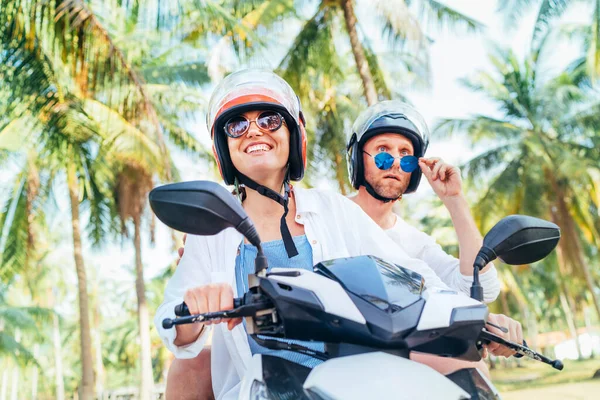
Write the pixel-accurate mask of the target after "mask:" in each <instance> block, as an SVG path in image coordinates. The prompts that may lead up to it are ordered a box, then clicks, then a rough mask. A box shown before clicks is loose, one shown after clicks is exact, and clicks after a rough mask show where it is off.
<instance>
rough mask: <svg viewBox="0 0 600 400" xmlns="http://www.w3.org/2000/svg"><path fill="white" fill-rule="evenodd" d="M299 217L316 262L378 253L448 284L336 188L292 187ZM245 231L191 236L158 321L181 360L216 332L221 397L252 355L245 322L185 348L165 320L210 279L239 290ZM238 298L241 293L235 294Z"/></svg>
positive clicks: (233, 389)
mask: <svg viewBox="0 0 600 400" xmlns="http://www.w3.org/2000/svg"><path fill="white" fill-rule="evenodd" d="M294 196H295V199H296V216H295V217H296V221H297V222H298V223H300V224H303V225H304V231H305V234H306V237H307V238H308V240H309V241H310V243H311V246H312V250H313V263H314V264H317V263H319V262H321V261H323V260H329V259H335V258H342V257H353V256H360V255H374V256H377V257H380V258H382V259H385V260H387V261H391V262H394V263H396V264H399V265H401V266H403V267H405V268H409V269H411V270H413V271H415V272H418V273H419V274H421V275H422V276H423V278H424V279H425V285H426V286H427V287H434V286H435V287H440V288H445V289H447V288H448V287H447V286H446V285H445V284H444V283H443V282H442V281H441V280H440V278H439V277H438V276H437V275H436V274H435V272H434V271H433V270H432V269H431V268H429V267H428V266H427V265H426V264H425V263H424V262H423V261H422V260H419V259H416V258H411V257H410V256H409V255H408V254H407V253H406V252H405V251H404V250H403V249H402V248H400V247H398V246H397V245H396V244H395V243H394V241H393V240H392V239H390V238H389V237H388V236H387V235H386V234H385V232H384V231H383V230H382V229H381V228H380V227H379V226H378V225H377V224H376V223H375V222H374V221H373V220H372V219H371V218H370V217H369V216H368V215H367V214H365V213H364V211H363V210H362V209H361V208H360V207H359V206H358V205H357V204H355V203H354V202H352V201H351V200H349V199H347V198H346V197H344V196H342V195H340V194H338V193H333V192H324V191H319V190H315V189H301V188H294ZM242 240H243V238H242V235H241V234H240V233H238V232H237V231H235V230H234V229H226V230H224V231H222V232H221V233H219V234H217V235H214V236H192V235H190V236H188V238H187V241H186V245H185V252H184V254H183V257H182V258H181V261H180V262H179V265H178V267H177V270H176V271H175V273H174V275H173V276H172V277H171V279H170V280H169V282H168V284H167V287H166V289H165V299H164V302H163V303H162V304H161V305H160V307H159V308H158V310H157V312H156V316H155V319H154V322H155V325H156V328H157V330H158V333H159V335H160V337H161V339H162V340H163V342H164V343H165V345H166V346H167V347H168V348H169V350H171V351H172V352H173V354H174V355H175V357H177V358H193V357H196V356H197V355H198V354H199V353H200V351H201V350H202V348H203V347H204V344H205V342H206V339H207V337H208V336H209V332H210V331H211V330H213V336H212V350H211V371H212V383H213V391H214V394H215V396H216V398H217V399H234V398H236V397H237V394H238V392H239V387H240V381H241V379H242V377H243V376H244V373H245V371H246V368H247V366H248V363H249V361H250V359H251V357H252V354H251V352H250V346H249V345H248V337H247V335H246V332H245V330H244V327H243V325H242V324H240V325H238V326H236V327H235V328H234V329H233V330H232V331H229V330H228V329H227V324H219V325H211V326H206V327H205V328H204V331H203V333H202V334H201V335H200V336H199V337H198V339H197V340H196V341H195V342H194V343H191V344H189V345H186V346H176V345H174V344H173V341H174V340H175V336H176V330H175V328H173V329H163V328H162V320H163V319H164V318H174V317H175V314H174V307H175V305H177V304H180V303H181V302H182V301H183V295H184V294H185V291H186V290H187V289H188V288H191V287H196V286H201V285H206V284H209V283H221V282H226V283H229V284H230V285H231V286H232V287H233V290H234V292H235V290H236V289H235V288H236V284H235V258H236V255H237V250H238V247H239V245H240V243H242ZM236 296H239V294H237V295H236Z"/></svg>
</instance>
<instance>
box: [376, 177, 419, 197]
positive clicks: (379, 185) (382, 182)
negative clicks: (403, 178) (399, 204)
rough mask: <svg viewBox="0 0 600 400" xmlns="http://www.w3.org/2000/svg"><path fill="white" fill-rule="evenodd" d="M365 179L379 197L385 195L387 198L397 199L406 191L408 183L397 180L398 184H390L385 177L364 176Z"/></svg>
mask: <svg viewBox="0 0 600 400" xmlns="http://www.w3.org/2000/svg"><path fill="white" fill-rule="evenodd" d="M365 181H366V182H367V183H369V184H370V185H371V187H372V188H373V190H374V191H375V193H377V194H378V195H379V196H381V197H385V198H387V199H398V198H400V197H401V196H402V194H403V193H404V192H405V191H406V188H407V187H408V183H409V182H406V183H402V182H399V184H400V185H390V182H389V181H387V182H386V179H384V178H382V179H379V180H376V179H371V178H370V177H368V176H365Z"/></svg>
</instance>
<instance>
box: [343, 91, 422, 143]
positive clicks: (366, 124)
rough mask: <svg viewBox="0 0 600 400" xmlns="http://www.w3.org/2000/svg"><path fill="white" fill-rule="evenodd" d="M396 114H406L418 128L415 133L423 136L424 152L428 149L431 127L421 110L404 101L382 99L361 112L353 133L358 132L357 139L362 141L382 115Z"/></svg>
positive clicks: (353, 127)
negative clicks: (420, 112) (428, 125)
mask: <svg viewBox="0 0 600 400" xmlns="http://www.w3.org/2000/svg"><path fill="white" fill-rule="evenodd" d="M394 114H401V115H404V116H405V117H406V119H407V120H408V121H410V122H411V123H412V124H413V125H414V126H415V127H416V128H417V130H418V132H415V133H416V134H418V135H419V136H421V139H422V141H423V152H424V149H426V148H427V146H428V144H429V136H430V133H429V128H427V124H426V123H425V120H424V119H423V117H422V116H421V114H419V112H418V111H417V110H415V109H414V108H413V107H411V106H409V105H408V104H406V103H404V102H402V101H398V100H388V101H382V102H380V103H378V104H375V105H374V106H372V107H369V108H368V109H366V110H365V111H364V112H363V113H362V114H360V115H359V116H358V118H357V119H356V121H355V122H354V125H353V126H352V133H356V135H357V138H356V139H357V141H359V142H360V140H361V139H362V137H363V136H364V134H365V133H366V132H367V131H368V130H369V129H371V127H372V125H373V123H374V122H375V121H377V120H378V119H379V118H381V117H384V116H387V115H394ZM400 123H401V122H400V121H399V124H400Z"/></svg>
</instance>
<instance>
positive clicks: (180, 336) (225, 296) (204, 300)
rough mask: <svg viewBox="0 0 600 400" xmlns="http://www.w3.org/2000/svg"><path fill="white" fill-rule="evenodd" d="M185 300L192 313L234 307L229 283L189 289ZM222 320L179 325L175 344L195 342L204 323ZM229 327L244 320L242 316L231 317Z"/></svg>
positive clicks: (209, 323)
mask: <svg viewBox="0 0 600 400" xmlns="http://www.w3.org/2000/svg"><path fill="white" fill-rule="evenodd" d="M183 301H184V302H185V303H186V304H187V306H188V309H189V310H190V314H191V315H194V314H205V313H209V312H216V311H224V310H231V309H232V308H233V289H232V288H231V285H229V284H227V283H211V284H208V285H204V286H199V287H195V288H191V289H188V290H187V291H186V292H185V295H184V296H183ZM221 322H225V321H222V320H220V319H219V320H209V321H206V322H199V323H196V324H189V325H177V337H176V338H175V344H176V345H177V346H183V345H187V344H190V343H192V342H194V341H195V340H196V339H197V338H198V336H199V335H200V333H201V332H202V329H204V325H213V324H218V323H221ZM226 322H227V328H229V330H232V329H233V328H235V326H236V325H238V324H240V323H241V322H242V319H241V318H234V319H229V320H227V321H226Z"/></svg>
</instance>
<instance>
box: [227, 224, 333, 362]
mask: <svg viewBox="0 0 600 400" xmlns="http://www.w3.org/2000/svg"><path fill="white" fill-rule="evenodd" d="M293 239H294V244H295V245H296V248H297V249H298V255H297V256H295V257H293V258H288V255H287V253H286V251H285V246H284V245H283V240H274V241H271V242H266V243H262V248H263V251H264V253H265V256H266V257H267V260H268V261H269V270H270V269H271V268H272V267H277V268H298V269H306V270H309V271H312V270H313V258H312V247H310V243H309V242H308V239H307V238H306V235H302V236H296V237H294V238H293ZM256 253H257V250H256V247H254V246H253V245H251V244H246V243H242V244H241V245H240V253H239V255H238V256H237V257H236V259H235V274H236V275H235V279H236V286H237V292H238V296H242V294H243V293H245V292H247V291H248V274H250V273H254V259H255V257H256ZM245 322H246V321H245V320H244V328H245V327H246V325H245ZM260 337H261V338H263V336H260ZM264 338H265V339H274V338H271V337H264ZM276 340H280V341H284V342H287V343H296V344H299V345H302V346H304V347H308V348H310V349H312V350H317V351H324V350H325V345H324V344H323V343H322V342H309V341H301V340H285V339H276ZM248 342H249V344H250V350H251V351H252V354H268V355H272V356H277V357H281V358H284V359H286V360H289V361H292V362H295V363H297V364H300V365H304V366H305V367H309V368H313V367H315V366H317V365H318V364H320V363H321V362H322V361H321V360H318V359H316V358H313V357H311V356H309V355H305V354H299V353H294V352H293V351H288V350H271V349H267V348H266V347H263V346H261V345H259V344H258V343H257V342H256V341H255V340H254V339H253V338H252V337H251V336H250V335H248Z"/></svg>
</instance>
